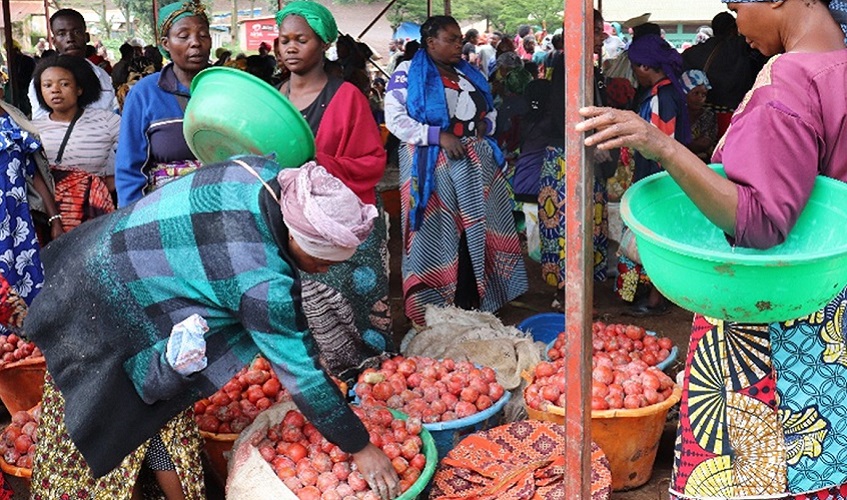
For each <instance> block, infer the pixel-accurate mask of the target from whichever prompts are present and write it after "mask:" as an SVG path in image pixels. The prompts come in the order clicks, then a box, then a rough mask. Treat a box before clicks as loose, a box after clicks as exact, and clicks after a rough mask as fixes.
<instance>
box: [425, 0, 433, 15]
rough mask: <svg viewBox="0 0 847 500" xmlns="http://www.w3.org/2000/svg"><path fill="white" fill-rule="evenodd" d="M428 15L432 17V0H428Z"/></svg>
mask: <svg viewBox="0 0 847 500" xmlns="http://www.w3.org/2000/svg"><path fill="white" fill-rule="evenodd" d="M426 17H432V0H426Z"/></svg>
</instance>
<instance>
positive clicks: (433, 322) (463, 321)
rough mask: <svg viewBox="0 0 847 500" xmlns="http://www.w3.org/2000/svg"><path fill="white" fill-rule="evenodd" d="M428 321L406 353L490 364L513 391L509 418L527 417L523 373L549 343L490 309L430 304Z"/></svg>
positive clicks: (508, 406)
mask: <svg viewBox="0 0 847 500" xmlns="http://www.w3.org/2000/svg"><path fill="white" fill-rule="evenodd" d="M426 324H427V327H426V328H425V329H423V330H421V331H420V332H418V333H416V334H415V335H414V337H413V338H412V339H411V340H410V341H409V342H408V344H407V346H406V348H405V350H404V351H403V355H405V356H426V357H430V358H436V359H442V358H451V359H454V360H457V361H460V360H468V361H471V362H473V363H477V364H480V365H483V366H489V367H491V368H493V369H494V370H495V371H496V372H497V382H499V383H500V385H502V386H503V388H504V389H506V390H507V391H511V392H512V400H511V401H510V402H509V403H508V405H507V406H506V410H505V417H506V420H507V421H509V422H511V421H514V420H520V419H521V418H523V417H524V416H526V411H525V408H524V402H523V396H522V394H523V392H522V391H523V387H524V384H525V381H524V380H523V379H522V378H521V372H522V371H524V370H531V369H532V367H533V366H535V365H537V364H538V362H539V361H541V355H542V352H543V349H544V348H545V347H546V346H544V345H543V344H541V343H536V342H533V341H532V337H531V336H530V335H529V334H527V333H524V332H521V331H520V330H518V329H517V328H515V327H513V326H504V325H503V323H501V322H500V320H499V319H498V318H497V317H496V316H494V315H493V314H491V313H487V312H479V311H466V310H464V309H459V308H456V307H433V306H427V309H426Z"/></svg>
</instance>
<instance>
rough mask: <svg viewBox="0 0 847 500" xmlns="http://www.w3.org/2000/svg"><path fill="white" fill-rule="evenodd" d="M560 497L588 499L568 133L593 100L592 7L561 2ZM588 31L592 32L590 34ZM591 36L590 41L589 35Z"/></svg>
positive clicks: (580, 258)
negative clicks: (562, 325)
mask: <svg viewBox="0 0 847 500" xmlns="http://www.w3.org/2000/svg"><path fill="white" fill-rule="evenodd" d="M564 11H565V16H564V17H565V18H564V30H565V32H564V37H565V39H564V49H565V155H566V158H565V159H566V164H567V167H566V171H565V178H566V179H567V182H566V198H565V200H566V201H565V207H564V210H565V213H566V225H565V228H566V229H565V233H566V236H565V260H566V267H565V272H566V278H565V324H566V333H565V352H567V353H569V354H568V356H565V387H564V388H563V389H564V391H565V394H566V403H565V470H566V471H567V472H566V474H567V477H566V478H565V479H566V480H565V485H564V488H565V493H564V496H563V498H574V499H576V498H579V499H583V498H591V432H590V430H591V408H590V407H589V405H588V401H589V399H588V395H589V394H590V385H589V381H590V379H591V376H590V374H591V349H590V347H591V308H592V294H593V285H594V283H593V280H592V276H591V268H592V266H593V263H594V258H593V256H594V251H593V249H592V234H593V211H592V209H591V208H592V207H591V205H592V200H593V181H594V176H593V174H592V173H591V172H590V169H589V167H590V164H589V162H588V161H587V158H586V152H585V147H584V145H583V142H582V141H583V137H582V134H577V133H576V132H574V131H573V126H574V124H576V123H577V122H578V121H580V120H581V118H580V117H579V112H578V111H579V108H581V107H583V106H586V105H587V104H589V103H590V102H591V100H592V99H593V94H594V93H593V92H592V89H593V86H592V77H593V65H592V58H591V54H592V44H591V41H590V38H589V37H590V36H592V35H593V26H594V3H593V1H592V0H565V9H564ZM589 30H591V31H589ZM589 34H591V35H589Z"/></svg>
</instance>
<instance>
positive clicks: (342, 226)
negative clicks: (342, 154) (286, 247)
mask: <svg viewBox="0 0 847 500" xmlns="http://www.w3.org/2000/svg"><path fill="white" fill-rule="evenodd" d="M277 180H278V181H279V190H280V191H279V194H280V196H279V199H280V203H279V204H280V208H281V210H282V218H283V221H284V222H285V225H286V227H288V232H289V234H290V235H291V237H292V238H294V241H296V242H297V244H298V245H300V248H302V249H303V251H304V252H306V253H307V254H309V255H311V256H312V257H317V258H319V259H324V260H329V261H333V262H341V261H344V260H347V259H349V258H350V257H352V256H353V254H354V253H355V252H356V248H358V247H359V245H361V244H362V242H364V241H365V240H366V239H367V237H368V235H370V233H371V230H372V229H373V221H374V219H375V218H376V216H377V211H376V207H374V206H373V205H366V204H364V203H362V201H361V200H360V199H359V197H358V196H357V195H356V193H354V192H353V191H351V190H350V188H348V187H347V186H345V185H344V183H343V182H341V181H340V180H338V179H337V178H336V177H334V176H333V175H332V174H330V173H329V172H327V171H326V169H325V168H324V167H322V166H320V165H318V164H316V163H315V162H313V161H310V162H308V163H306V164H304V165H303V166H302V167H300V168H286V169H283V170H282V171H280V173H279V175H277Z"/></svg>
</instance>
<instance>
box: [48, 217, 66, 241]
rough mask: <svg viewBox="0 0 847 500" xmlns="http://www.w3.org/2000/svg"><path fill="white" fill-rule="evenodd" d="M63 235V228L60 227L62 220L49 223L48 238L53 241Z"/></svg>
mask: <svg viewBox="0 0 847 500" xmlns="http://www.w3.org/2000/svg"><path fill="white" fill-rule="evenodd" d="M63 234H65V228H63V227H62V220H61V219H57V220H54V221H53V222H51V223H50V238H51V239H53V240H55V239H56V238H58V237H59V236H62V235H63Z"/></svg>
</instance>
